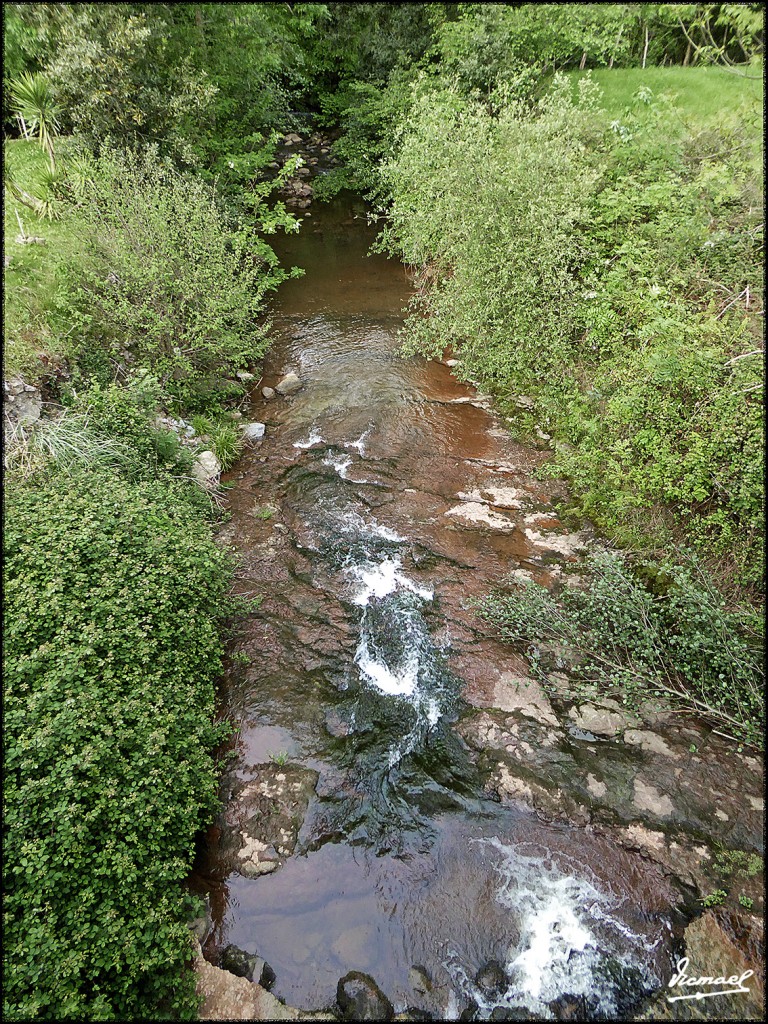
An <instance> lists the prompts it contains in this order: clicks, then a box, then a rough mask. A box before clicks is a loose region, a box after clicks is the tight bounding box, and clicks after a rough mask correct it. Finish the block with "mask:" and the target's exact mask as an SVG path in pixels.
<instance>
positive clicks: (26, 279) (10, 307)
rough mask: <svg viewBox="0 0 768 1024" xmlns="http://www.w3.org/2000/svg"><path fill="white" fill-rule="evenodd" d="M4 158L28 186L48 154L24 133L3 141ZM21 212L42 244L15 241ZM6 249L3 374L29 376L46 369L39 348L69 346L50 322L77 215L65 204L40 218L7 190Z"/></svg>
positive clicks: (54, 350) (61, 350)
mask: <svg viewBox="0 0 768 1024" xmlns="http://www.w3.org/2000/svg"><path fill="white" fill-rule="evenodd" d="M5 159H6V161H7V162H8V164H9V165H10V167H11V169H12V171H13V174H14V177H15V178H16V180H17V181H18V183H19V185H20V186H21V187H22V188H24V189H27V190H29V189H30V188H32V187H33V185H34V183H35V180H36V177H37V175H38V173H39V172H40V171H41V170H43V169H44V168H45V167H46V158H45V155H44V153H43V152H42V150H41V149H40V147H39V146H38V144H37V143H36V142H25V141H24V140H22V139H16V140H11V141H8V142H6V143H5ZM17 214H18V216H19V217H20V218H21V221H22V224H23V226H24V232H25V234H27V235H37V236H39V237H40V238H44V239H45V243H44V244H26V245H25V244H22V243H20V242H18V241H16V239H17V237H18V235H19V222H18V220H17ZM3 230H4V243H5V244H4V252H5V257H6V259H8V257H10V261H11V262H10V266H8V267H5V268H4V275H3V282H4V289H3V295H4V297H3V315H4V321H5V332H4V333H5V354H4V357H3V374H4V376H5V377H12V376H16V375H18V374H23V375H24V376H25V378H26V379H27V380H29V381H35V380H37V379H38V378H39V377H40V376H41V374H42V373H43V372H44V366H43V364H42V363H41V362H40V358H39V355H38V353H45V354H46V355H48V356H49V357H50V358H52V359H54V360H55V359H58V358H62V357H64V356H65V355H66V352H67V339H66V338H63V337H60V336H57V334H56V333H55V332H54V331H52V329H51V327H50V325H49V323H48V313H49V311H50V309H51V308H52V305H53V302H54V296H55V293H56V277H57V275H56V268H57V265H58V264H59V262H60V261H61V260H62V259H66V258H68V257H69V256H70V254H71V253H72V252H73V250H74V248H75V238H76V235H77V230H78V218H77V215H76V213H75V212H73V211H72V209H71V208H66V209H65V210H64V214H63V216H62V218H61V219H60V220H54V221H50V220H44V219H41V218H39V217H37V216H36V215H35V213H34V212H33V211H32V210H30V209H29V207H27V206H24V205H23V204H22V203H20V202H18V201H17V200H16V199H15V198H14V197H13V196H12V195H11V194H10V192H9V190H8V189H6V190H5V214H4V223H3Z"/></svg>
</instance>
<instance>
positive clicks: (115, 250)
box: [62, 153, 295, 408]
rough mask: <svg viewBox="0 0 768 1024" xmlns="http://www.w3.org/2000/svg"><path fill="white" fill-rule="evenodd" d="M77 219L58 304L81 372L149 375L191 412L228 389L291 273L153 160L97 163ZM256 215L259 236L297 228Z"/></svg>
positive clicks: (252, 353) (193, 185) (259, 343)
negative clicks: (80, 227) (74, 252)
mask: <svg viewBox="0 0 768 1024" xmlns="http://www.w3.org/2000/svg"><path fill="white" fill-rule="evenodd" d="M82 212H83V216H84V218H85V220H86V223H87V227H86V229H85V230H84V232H83V238H82V252H81V253H79V254H78V257H77V259H74V260H72V262H71V263H70V264H69V269H68V272H67V275H66V279H65V281H64V284H63V295H64V299H63V302H62V316H63V319H64V324H65V326H67V328H68V329H70V330H74V331H77V332H79V335H80V338H81V339H82V340H81V343H80V346H79V350H78V351H77V353H76V355H77V361H78V363H79V365H80V366H81V367H83V368H84V369H85V371H86V372H88V371H90V373H91V374H92V375H99V374H100V375H101V377H102V378H103V379H111V378H112V376H114V371H115V367H116V366H120V365H122V366H123V367H125V366H128V367H131V366H136V367H143V368H148V369H151V370H152V372H153V373H154V374H155V375H156V376H157V377H158V378H159V380H160V382H161V384H162V385H163V387H164V389H165V391H166V392H167V393H168V394H169V395H171V396H172V397H174V398H176V399H177V401H178V402H179V403H181V404H182V405H185V406H187V407H189V408H194V407H195V406H198V407H205V406H206V405H215V404H217V402H219V401H220V400H221V399H222V398H223V397H226V395H227V394H228V393H232V392H237V391H238V388H237V385H236V384H233V382H232V381H229V382H228V381H227V379H226V378H227V376H228V375H229V376H231V375H232V374H233V373H234V371H235V370H237V369H240V368H242V367H243V366H245V365H247V364H249V363H252V362H255V361H256V360H257V359H258V358H259V357H260V356H261V355H262V354H263V353H264V350H265V349H266V346H267V341H266V324H265V322H264V318H263V316H262V311H263V303H264V299H265V296H266V295H267V293H268V292H269V291H271V290H272V289H274V288H276V287H277V285H278V284H279V283H280V281H282V280H284V279H285V278H286V277H287V276H289V275H288V274H287V273H286V272H284V271H282V270H281V269H280V268H279V267H278V264H277V257H276V256H275V254H274V252H273V251H272V249H270V247H269V246H268V245H267V244H266V243H265V242H264V241H262V240H261V239H260V238H259V237H258V235H257V234H256V232H255V231H253V230H245V229H240V230H234V229H233V228H231V227H230V226H229V225H228V224H227V222H226V220H225V218H224V216H223V214H222V213H221V211H220V210H219V208H218V207H217V204H216V201H215V197H214V194H213V192H212V190H211V189H210V188H209V187H208V186H207V185H205V184H203V183H202V182H201V181H199V180H197V179H193V178H189V177H185V176H184V175H181V174H179V173H178V172H177V171H175V170H173V169H172V168H171V167H169V166H166V165H163V164H162V163H160V162H158V161H157V159H156V156H155V155H153V154H152V153H147V154H146V155H145V156H144V157H137V156H130V155H123V156H119V155H117V154H112V155H110V156H108V157H103V158H102V159H101V160H100V161H99V162H98V164H97V166H96V167H95V169H94V172H93V175H92V182H91V187H90V189H89V191H88V198H87V203H86V204H85V205H84V208H83V211H82ZM259 218H260V224H261V228H262V230H265V231H269V230H272V231H274V230H276V229H277V227H278V226H283V227H288V228H290V227H292V226H293V225H294V223H295V222H294V221H293V220H292V218H291V217H290V216H289V215H287V214H283V213H281V212H280V211H279V210H278V211H275V212H274V213H270V212H269V211H267V210H266V208H264V209H262V210H261V211H260V213H259Z"/></svg>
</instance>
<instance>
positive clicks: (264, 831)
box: [222, 764, 318, 878]
mask: <svg viewBox="0 0 768 1024" xmlns="http://www.w3.org/2000/svg"><path fill="white" fill-rule="evenodd" d="M253 772H254V777H253V778H252V779H250V780H249V781H248V782H245V783H238V784H236V785H235V786H234V788H233V790H232V798H231V799H230V801H229V803H228V805H227V810H226V815H225V828H226V839H225V841H224V842H223V844H222V846H223V849H225V850H226V851H228V853H229V854H230V856H231V858H232V862H233V867H234V869H235V870H237V871H238V872H239V873H240V874H241V875H245V876H246V877H248V878H256V877H258V876H259V875H264V874H269V873H271V872H272V871H276V870H277V869H278V868H279V867H280V866H281V864H282V863H283V862H284V861H285V859H286V858H287V857H290V856H291V854H292V853H293V851H294V849H295V847H296V840H297V837H298V834H299V830H300V829H301V826H302V823H303V821H304V818H305V816H306V813H307V808H308V806H309V801H310V800H311V799H312V796H313V794H314V791H315V785H316V783H317V779H318V774H317V772H315V771H312V770H311V769H309V768H302V767H301V766H299V765H290V764H287V765H277V764H263V765H255V766H253Z"/></svg>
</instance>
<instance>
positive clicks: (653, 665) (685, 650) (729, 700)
mask: <svg viewBox="0 0 768 1024" xmlns="http://www.w3.org/2000/svg"><path fill="white" fill-rule="evenodd" d="M586 570H587V574H588V577H589V585H588V587H586V588H585V589H584V590H582V589H577V588H566V589H565V590H564V591H563V593H562V594H561V595H560V597H559V598H555V597H554V596H553V595H552V594H550V593H549V592H548V591H547V590H546V589H544V588H543V587H540V586H537V585H536V584H534V583H531V582H529V581H525V582H522V583H519V582H515V583H514V586H513V589H512V590H511V591H510V592H506V593H505V592H498V593H496V594H494V595H492V596H490V597H488V598H486V599H484V600H483V601H482V602H480V604H479V606H478V607H479V611H480V614H481V615H482V616H483V617H484V618H486V619H487V620H488V621H490V622H492V623H494V624H495V625H496V626H497V627H498V628H499V631H500V633H501V636H502V638H503V639H505V640H507V641H509V642H510V643H514V644H518V645H524V646H525V647H526V649H527V651H528V654H529V657H530V659H531V661H532V664H533V665H534V667H535V668H537V669H538V670H541V669H542V668H543V667H544V666H545V664H546V662H547V659H548V658H549V660H552V659H553V658H554V659H559V660H560V662H562V663H566V664H568V665H569V667H570V671H571V672H572V673H573V678H574V680H575V681H576V683H577V684H578V685H579V686H580V687H581V688H582V689H585V692H591V693H602V694H605V695H609V694H610V695H611V696H615V697H618V698H620V699H622V700H623V701H624V702H625V703H627V704H629V705H631V706H634V707H637V706H638V705H639V704H641V703H642V702H643V701H644V700H648V699H651V698H654V697H662V698H664V699H665V700H671V701H672V702H673V703H674V704H675V705H677V706H679V707H682V708H685V709H686V710H689V711H692V712H694V713H696V714H703V715H705V716H707V717H709V718H710V719H711V720H712V721H714V722H715V723H716V725H717V727H718V728H720V729H722V730H724V731H725V732H726V734H727V735H731V736H736V737H737V738H738V739H743V740H746V741H748V742H749V743H752V744H754V745H758V746H762V743H763V730H764V715H765V709H764V705H763V700H762V688H763V668H762V651H761V641H762V638H761V635H760V625H759V622H758V620H757V617H756V616H755V615H754V613H747V612H744V611H728V610H727V609H726V607H725V605H724V602H723V600H722V598H720V597H719V596H718V595H717V593H716V591H715V589H714V587H713V586H712V584H711V582H710V581H709V579H708V577H707V575H706V574H705V572H704V571H703V570H702V568H701V566H700V565H699V564H698V562H697V561H696V559H695V558H693V557H691V558H690V559H689V564H688V565H687V566H680V565H676V564H674V563H673V562H671V561H669V560H667V561H664V562H662V563H660V564H659V563H656V562H650V561H640V562H639V563H637V564H635V565H631V564H629V563H628V562H627V561H626V559H625V558H623V557H622V556H620V555H618V554H614V553H610V552H602V553H599V554H595V555H593V556H591V558H590V559H589V561H588V562H587V564H586ZM643 578H645V579H646V580H650V581H651V582H652V586H647V585H646V584H645V583H644V582H643ZM547 652H549V653H547Z"/></svg>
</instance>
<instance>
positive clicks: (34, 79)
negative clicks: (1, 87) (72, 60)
mask: <svg viewBox="0 0 768 1024" xmlns="http://www.w3.org/2000/svg"><path fill="white" fill-rule="evenodd" d="M9 87H10V93H11V100H12V102H13V106H14V109H15V111H16V113H17V114H19V115H20V116H21V118H22V119H23V121H24V122H25V124H26V126H27V128H28V130H29V131H30V132H31V133H32V134H35V133H36V134H37V137H38V139H39V141H40V145H41V146H42V148H43V149H44V150H45V152H46V153H47V154H48V160H49V161H50V164H51V170H55V168H56V160H55V157H54V154H53V139H54V136H55V135H56V134H57V133H58V130H59V121H58V115H59V114H60V113H61V109H60V108H59V107H58V106H57V105H56V102H55V101H54V98H53V90H52V89H51V83H50V82H49V81H48V79H47V78H46V77H45V76H44V75H41V74H34V75H32V74H30V73H29V72H28V71H25V72H24V74H22V75H19V77H18V78H14V79H13V80H12V81H11V82H10V83H9Z"/></svg>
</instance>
